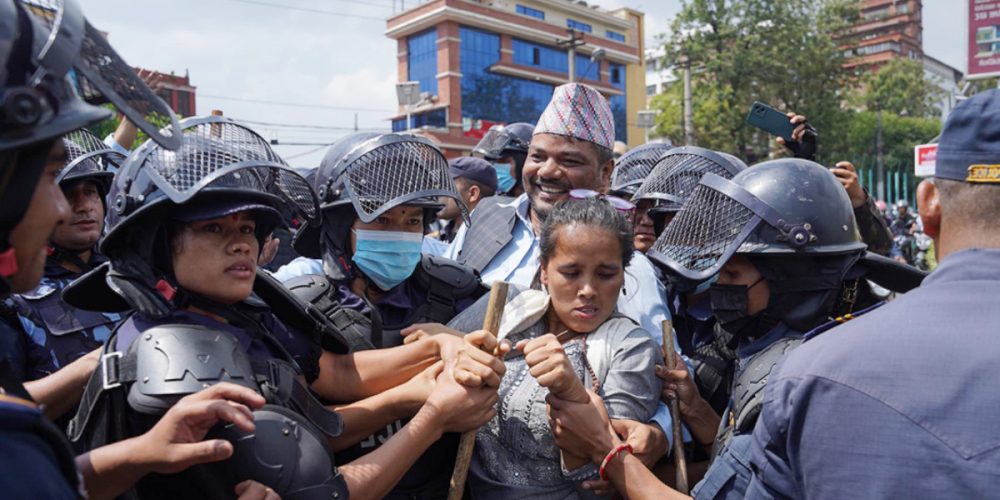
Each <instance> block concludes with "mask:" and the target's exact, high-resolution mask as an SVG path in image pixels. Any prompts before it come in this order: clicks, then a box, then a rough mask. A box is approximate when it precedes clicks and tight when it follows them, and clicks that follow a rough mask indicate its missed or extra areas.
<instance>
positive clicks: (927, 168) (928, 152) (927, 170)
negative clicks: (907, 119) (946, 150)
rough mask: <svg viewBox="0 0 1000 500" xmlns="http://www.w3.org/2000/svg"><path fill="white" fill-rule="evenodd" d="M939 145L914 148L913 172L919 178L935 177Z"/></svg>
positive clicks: (922, 145)
mask: <svg viewBox="0 0 1000 500" xmlns="http://www.w3.org/2000/svg"><path fill="white" fill-rule="evenodd" d="M937 147H938V145H937V144H921V145H919V146H917V147H915V148H913V170H914V172H913V173H914V174H916V176H917V177H930V176H932V175H934V165H935V164H936V162H937Z"/></svg>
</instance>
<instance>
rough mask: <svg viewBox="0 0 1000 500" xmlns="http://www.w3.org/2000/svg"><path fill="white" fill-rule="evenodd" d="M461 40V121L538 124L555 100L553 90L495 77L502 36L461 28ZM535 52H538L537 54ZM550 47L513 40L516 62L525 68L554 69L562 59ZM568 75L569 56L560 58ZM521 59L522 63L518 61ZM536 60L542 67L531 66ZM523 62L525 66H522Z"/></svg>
mask: <svg viewBox="0 0 1000 500" xmlns="http://www.w3.org/2000/svg"><path fill="white" fill-rule="evenodd" d="M459 36H460V37H461V39H462V43H461V50H460V52H459V65H460V67H461V71H462V117H463V118H469V119H472V120H489V121H496V122H504V123H514V122H528V123H535V122H537V121H538V117H539V116H540V115H541V114H542V111H544V110H545V106H547V105H548V103H549V100H550V99H552V89H553V86H552V85H549V84H546V83H540V82H533V81H529V80H524V79H521V78H515V77H511V76H507V75H501V74H497V73H493V72H491V71H490V70H489V68H490V67H491V66H493V65H494V64H496V63H498V62H500V35H498V34H496V33H490V32H487V31H481V30H478V29H472V28H467V27H464V26H462V27H460V28H459ZM534 48H537V49H539V50H538V52H537V54H536V53H535V51H534V50H532V49H534ZM552 52H555V53H557V54H558V52H559V51H556V50H554V49H549V48H548V47H545V46H542V45H536V44H528V43H527V42H524V41H520V40H514V58H515V62H516V63H518V64H524V65H525V66H540V67H541V66H543V65H545V64H549V65H554V64H557V61H558V60H560V58H556V57H554V55H553V54H552ZM561 56H562V57H561V61H562V71H563V72H565V71H566V54H565V52H563V53H562V54H561ZM519 58H520V59H519ZM533 58H537V60H538V62H539V64H532V60H533ZM520 61H524V62H520Z"/></svg>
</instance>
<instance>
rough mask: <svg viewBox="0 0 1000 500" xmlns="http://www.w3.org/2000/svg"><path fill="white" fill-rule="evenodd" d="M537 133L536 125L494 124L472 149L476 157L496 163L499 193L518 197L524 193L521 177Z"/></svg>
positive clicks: (521, 123) (520, 123) (519, 123)
mask: <svg viewBox="0 0 1000 500" xmlns="http://www.w3.org/2000/svg"><path fill="white" fill-rule="evenodd" d="M534 130H535V126H534V125H532V124H530V123H523V122H518V123H511V124H509V125H494V126H492V127H490V129H489V130H488V131H486V134H485V135H483V138H482V139H480V141H479V143H478V144H476V146H475V147H474V148H472V153H473V154H475V155H479V156H482V157H483V158H484V159H486V160H488V161H491V162H493V165H494V167H495V168H496V170H497V189H498V191H497V193H498V194H502V195H504V196H510V197H512V198H516V197H518V196H520V195H521V193H523V192H524V184H522V181H521V174H522V172H524V161H525V159H526V158H527V157H528V146H529V145H530V144H531V134H532V133H533V132H534Z"/></svg>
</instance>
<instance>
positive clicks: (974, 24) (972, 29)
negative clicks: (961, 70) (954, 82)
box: [966, 0, 1000, 78]
mask: <svg viewBox="0 0 1000 500" xmlns="http://www.w3.org/2000/svg"><path fill="white" fill-rule="evenodd" d="M997 75H1000V0H969V71H968V73H966V76H967V77H968V78H986V77H990V76H997Z"/></svg>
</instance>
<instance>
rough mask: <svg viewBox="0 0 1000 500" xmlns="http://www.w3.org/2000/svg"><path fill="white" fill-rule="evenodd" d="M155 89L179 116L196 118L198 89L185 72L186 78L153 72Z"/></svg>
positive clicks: (140, 69)
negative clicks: (196, 94)
mask: <svg viewBox="0 0 1000 500" xmlns="http://www.w3.org/2000/svg"><path fill="white" fill-rule="evenodd" d="M135 70H136V72H139V71H152V70H143V69H142V68H135ZM152 78H153V82H154V84H153V89H154V90H155V91H156V95H158V96H160V98H161V99H163V100H164V101H166V103H167V105H168V106H170V109H173V110H174V113H177V115H178V116H181V117H186V116H194V115H195V114H196V113H195V109H196V107H195V91H196V88H195V87H194V86H193V85H191V78H190V76H189V75H188V74H187V72H186V71H185V72H184V76H177V75H175V74H174V72H173V71H171V72H170V74H167V73H160V72H159V71H153V77H152Z"/></svg>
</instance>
